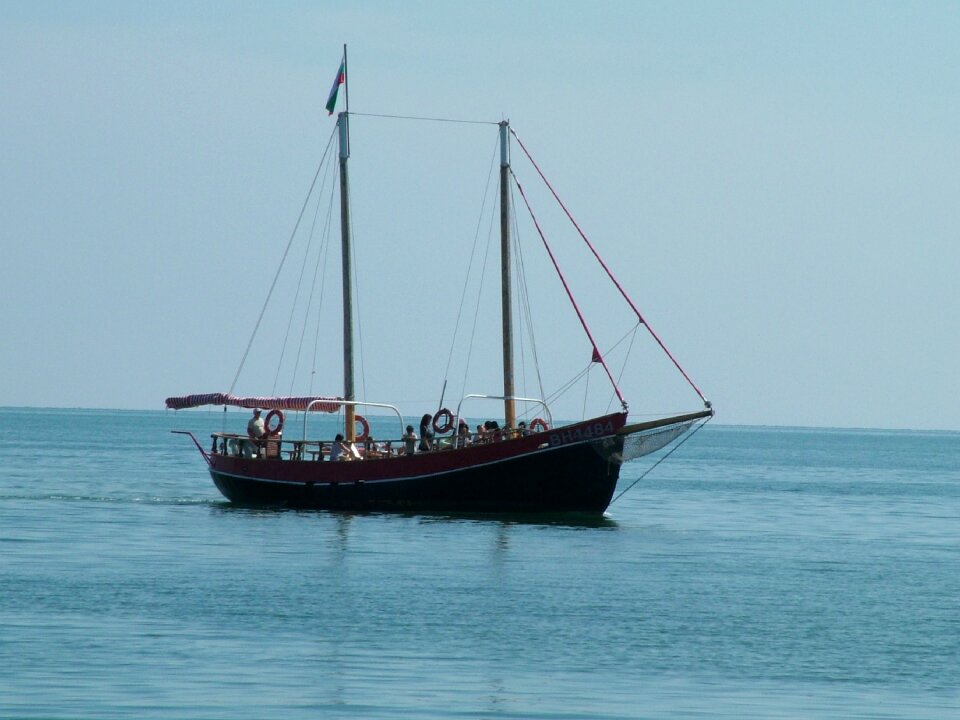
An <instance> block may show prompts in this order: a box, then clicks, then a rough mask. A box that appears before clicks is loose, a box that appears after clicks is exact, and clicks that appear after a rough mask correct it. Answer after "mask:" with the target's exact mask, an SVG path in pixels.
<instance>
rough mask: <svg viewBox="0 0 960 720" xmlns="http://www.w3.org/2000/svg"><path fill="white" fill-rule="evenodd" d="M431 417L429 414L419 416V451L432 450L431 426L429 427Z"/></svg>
mask: <svg viewBox="0 0 960 720" xmlns="http://www.w3.org/2000/svg"><path fill="white" fill-rule="evenodd" d="M431 420H433V417H432V416H431V415H430V414H427V415H424V416H423V417H422V418H420V452H427V451H429V450H433V428H431V427H430V421H431Z"/></svg>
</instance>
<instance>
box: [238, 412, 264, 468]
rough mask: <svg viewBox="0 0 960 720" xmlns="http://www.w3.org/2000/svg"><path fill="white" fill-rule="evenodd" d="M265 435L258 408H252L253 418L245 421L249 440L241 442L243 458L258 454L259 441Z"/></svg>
mask: <svg viewBox="0 0 960 720" xmlns="http://www.w3.org/2000/svg"><path fill="white" fill-rule="evenodd" d="M265 433H266V428H265V427H264V425H263V418H262V417H260V408H254V409H253V417H251V418H250V420H248V421H247V437H249V438H250V439H249V440H245V441H244V442H243V451H242V454H243V456H244V457H245V458H251V457H255V456H257V455H259V454H260V440H261V439H262V438H263V436H264V434H265Z"/></svg>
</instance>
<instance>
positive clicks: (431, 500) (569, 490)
mask: <svg viewBox="0 0 960 720" xmlns="http://www.w3.org/2000/svg"><path fill="white" fill-rule="evenodd" d="M622 447H623V440H622V439H621V438H617V437H607V438H604V439H602V440H594V441H590V442H582V443H576V444H572V445H562V446H560V447H554V448H546V449H538V450H537V451H536V452H532V453H525V454H522V455H519V456H514V457H508V458H503V459H500V460H497V461H495V462H489V463H484V464H482V465H475V466H468V467H460V468H456V469H448V470H443V471H440V472H431V473H428V474H420V475H413V476H408V477H397V478H390V479H377V480H357V481H352V482H338V483H331V482H309V481H306V482H304V481H303V480H284V479H267V478H263V477H259V478H258V477H251V476H245V475H242V474H240V473H227V472H222V471H219V470H218V469H217V468H216V467H213V466H211V468H210V474H211V476H212V477H213V481H214V483H216V486H217V488H219V490H220V492H221V493H223V495H224V496H225V497H226V498H227V499H229V500H231V501H232V502H234V503H236V504H238V505H248V506H284V507H292V508H312V509H324V510H361V511H363V510H373V511H378V510H379V511H392V512H396V511H400V512H417V511H422V512H455V513H567V512H576V513H593V514H601V513H603V512H604V510H606V509H607V506H608V505H609V504H610V500H611V498H612V497H613V492H614V490H615V488H616V485H617V479H618V477H619V475H620V451H621V450H622ZM388 462H390V463H391V464H394V463H396V466H398V467H400V468H401V469H402V467H403V463H405V462H410V463H415V462H416V461H415V460H406V459H404V458H397V459H394V460H390V461H388ZM296 464H298V463H294V462H289V461H288V462H284V463H283V465H286V466H288V467H289V466H290V465H296ZM411 469H412V468H411Z"/></svg>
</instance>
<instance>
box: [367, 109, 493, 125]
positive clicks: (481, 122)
mask: <svg viewBox="0 0 960 720" xmlns="http://www.w3.org/2000/svg"><path fill="white" fill-rule="evenodd" d="M350 114H351V115H359V116H360V117H372V118H388V119H390V120H421V121H425V122H447V123H461V124H464V125H499V124H500V123H498V122H493V121H491V120H459V119H457V118H438V117H418V116H416V115H383V114H381V113H361V112H352V111H351V113H350Z"/></svg>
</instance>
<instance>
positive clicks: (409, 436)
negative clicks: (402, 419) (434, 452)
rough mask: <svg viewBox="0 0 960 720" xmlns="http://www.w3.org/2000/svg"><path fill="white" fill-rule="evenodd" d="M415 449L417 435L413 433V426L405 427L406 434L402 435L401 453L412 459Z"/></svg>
mask: <svg viewBox="0 0 960 720" xmlns="http://www.w3.org/2000/svg"><path fill="white" fill-rule="evenodd" d="M416 449H417V434H416V433H415V432H414V431H413V425H407V432H406V433H404V435H403V452H404V454H405V455H406V456H407V457H413V454H414V452H416Z"/></svg>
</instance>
